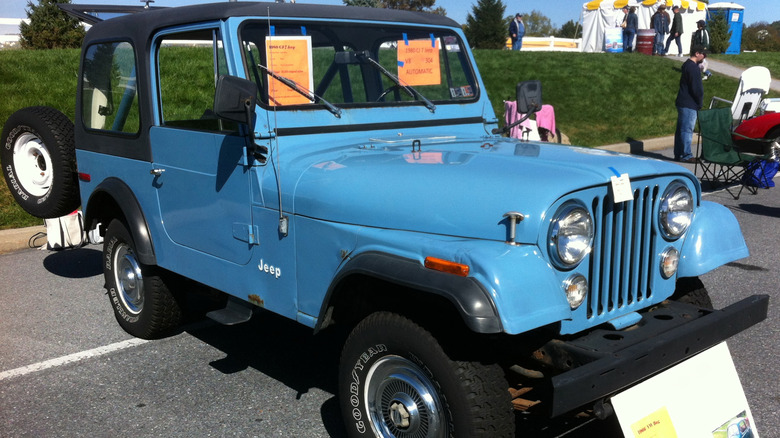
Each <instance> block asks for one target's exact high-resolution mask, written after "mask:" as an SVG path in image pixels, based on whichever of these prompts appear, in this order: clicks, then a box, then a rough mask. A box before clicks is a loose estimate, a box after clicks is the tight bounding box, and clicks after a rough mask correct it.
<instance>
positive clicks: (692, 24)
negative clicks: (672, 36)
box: [580, 0, 707, 53]
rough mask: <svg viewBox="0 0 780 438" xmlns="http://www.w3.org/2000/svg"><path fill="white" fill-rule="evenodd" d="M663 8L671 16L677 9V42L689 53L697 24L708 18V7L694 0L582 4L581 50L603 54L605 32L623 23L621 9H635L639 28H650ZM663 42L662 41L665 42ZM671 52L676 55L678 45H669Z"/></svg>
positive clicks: (602, 0)
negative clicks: (679, 25)
mask: <svg viewBox="0 0 780 438" xmlns="http://www.w3.org/2000/svg"><path fill="white" fill-rule="evenodd" d="M661 5H666V7H667V9H668V10H669V15H670V17H671V16H672V11H671V8H672V6H679V7H680V13H681V14H682V19H683V34H682V36H681V37H680V42H681V43H682V46H683V52H684V53H688V52H689V51H690V45H691V35H693V32H695V31H696V22H697V21H699V20H706V19H707V4H706V3H703V2H700V1H695V0H690V1H687V0H592V1H590V2H588V3H585V4H583V5H582V14H581V16H580V22H581V23H582V45H581V48H582V51H583V52H602V51H604V33H605V32H606V31H607V29H612V28H616V27H620V23H621V22H622V21H623V11H622V10H621V9H622V8H623V6H628V7H631V6H635V7H636V14H637V17H638V18H639V29H650V28H651V27H652V26H651V23H650V18H651V17H652V16H653V14H654V13H655V11H656V10H657V9H658V7H659V6H661ZM664 43H665V41H664ZM634 47H635V48H636V44H634ZM669 51H670V52H671V53H676V52H677V45H676V44H675V43H674V42H672V44H671V45H670V46H669Z"/></svg>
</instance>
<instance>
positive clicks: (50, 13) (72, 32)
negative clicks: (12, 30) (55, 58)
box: [19, 0, 86, 49]
mask: <svg viewBox="0 0 780 438" xmlns="http://www.w3.org/2000/svg"><path fill="white" fill-rule="evenodd" d="M60 3H70V0H39V1H38V5H37V6H36V5H34V4H33V3H32V1H28V2H27V8H28V9H27V18H29V19H30V22H29V23H24V22H22V24H20V25H19V34H20V38H19V42H20V44H21V46H22V47H23V48H25V49H58V48H77V47H81V42H82V41H83V40H84V34H85V33H86V32H85V31H84V28H83V27H82V26H81V24H80V23H79V21H78V20H76V19H75V18H71V17H69V16H68V15H67V14H66V13H65V12H63V11H62V9H60V8H58V7H57V4H60Z"/></svg>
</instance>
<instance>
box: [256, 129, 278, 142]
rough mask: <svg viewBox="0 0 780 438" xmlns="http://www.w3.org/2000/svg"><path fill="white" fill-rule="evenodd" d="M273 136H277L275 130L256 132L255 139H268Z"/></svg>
mask: <svg viewBox="0 0 780 438" xmlns="http://www.w3.org/2000/svg"><path fill="white" fill-rule="evenodd" d="M271 138H276V132H275V131H268V132H255V140H268V139H271Z"/></svg>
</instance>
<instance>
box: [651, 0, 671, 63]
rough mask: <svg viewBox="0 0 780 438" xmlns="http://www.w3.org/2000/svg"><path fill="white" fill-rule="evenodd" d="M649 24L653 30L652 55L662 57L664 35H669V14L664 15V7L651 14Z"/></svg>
mask: <svg viewBox="0 0 780 438" xmlns="http://www.w3.org/2000/svg"><path fill="white" fill-rule="evenodd" d="M651 24H652V28H653V30H655V40H654V44H653V55H664V54H665V52H664V35H666V34H667V33H669V14H667V13H666V5H661V6H659V7H658V10H657V11H655V14H653V18H652V21H651Z"/></svg>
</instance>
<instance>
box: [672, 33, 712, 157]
mask: <svg viewBox="0 0 780 438" xmlns="http://www.w3.org/2000/svg"><path fill="white" fill-rule="evenodd" d="M706 57H707V51H706V50H705V49H704V48H703V47H701V46H696V47H692V48H691V57H690V58H688V59H687V60H686V61H685V62H684V63H683V65H682V75H680V89H679V91H678V92H677V100H675V102H674V104H675V106H677V129H676V130H675V132H674V159H675V160H676V161H682V162H686V163H695V162H696V161H697V158H696V157H694V156H693V155H692V154H691V141H692V140H693V128H694V127H695V126H696V114H697V111H699V109H701V105H702V100H703V99H704V86H703V84H702V81H701V72H700V71H699V64H700V63H701V62H702V61H703V60H704V58H706Z"/></svg>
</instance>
